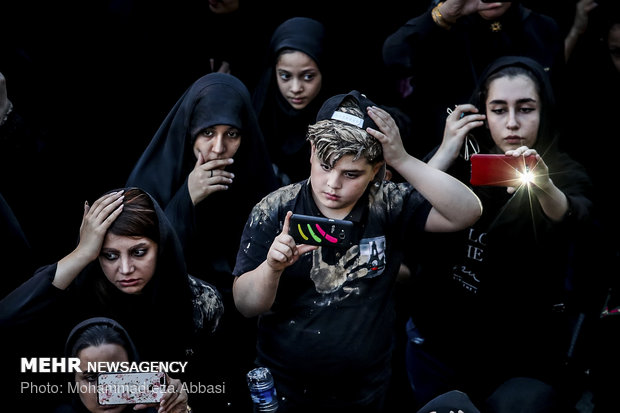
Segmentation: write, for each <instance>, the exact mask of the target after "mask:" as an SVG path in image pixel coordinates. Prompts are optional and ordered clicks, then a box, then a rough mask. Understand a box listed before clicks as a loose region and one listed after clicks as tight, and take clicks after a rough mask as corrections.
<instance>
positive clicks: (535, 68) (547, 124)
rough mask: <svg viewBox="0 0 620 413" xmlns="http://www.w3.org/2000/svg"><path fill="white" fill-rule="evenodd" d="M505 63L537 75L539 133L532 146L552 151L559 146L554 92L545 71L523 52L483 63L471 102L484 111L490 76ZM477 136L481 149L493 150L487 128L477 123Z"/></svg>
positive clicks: (540, 151) (541, 150)
mask: <svg viewBox="0 0 620 413" xmlns="http://www.w3.org/2000/svg"><path fill="white" fill-rule="evenodd" d="M508 67H521V68H524V69H526V70H527V71H529V72H530V73H531V74H533V75H534V77H535V78H536V79H537V83H538V86H539V90H538V94H539V95H540V96H539V98H540V107H541V112H540V125H539V128H538V136H537V138H536V143H535V144H534V148H535V149H536V150H537V151H538V152H539V153H540V154H541V155H547V154H549V155H554V154H556V153H557V150H558V142H557V141H558V136H557V134H558V132H557V131H558V125H557V123H556V122H557V121H556V113H555V107H556V102H555V95H554V93H553V89H552V86H551V82H550V79H549V76H548V75H547V72H546V71H545V69H544V68H543V66H542V65H541V64H540V63H539V62H537V61H536V60H534V59H532V58H529V57H525V56H504V57H500V58H498V59H496V60H494V61H493V62H492V63H491V64H490V65H488V66H487V67H486V69H485V70H484V72H483V73H482V75H481V76H480V78H479V80H478V82H477V85H476V89H475V90H474V93H473V94H472V97H471V99H470V103H472V104H473V105H474V106H476V107H477V108H478V109H479V110H480V113H483V114H484V113H486V105H485V102H486V97H487V92H488V91H487V90H486V89H487V88H488V83H489V78H491V77H492V76H494V75H495V74H496V73H498V72H499V71H501V70H502V69H505V68H508ZM475 135H476V139H478V142H479V143H480V146H481V147H483V148H485V150H483V152H493V151H494V149H493V148H494V146H495V143H494V142H493V138H492V137H491V135H490V133H489V130H488V128H486V127H480V128H477V129H476V130H475Z"/></svg>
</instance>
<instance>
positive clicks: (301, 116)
mask: <svg viewBox="0 0 620 413" xmlns="http://www.w3.org/2000/svg"><path fill="white" fill-rule="evenodd" d="M325 38H326V30H325V27H324V25H323V24H322V23H320V22H319V21H317V20H314V19H311V18H308V17H293V18H290V19H288V20H286V21H285V22H283V23H282V24H281V25H280V26H278V28H277V29H276V30H275V31H274V33H273V35H272V37H271V41H270V43H269V53H268V55H267V57H266V60H265V62H264V64H263V69H262V74H261V76H260V78H259V81H258V84H257V86H256V89H255V90H254V92H253V94H252V104H253V105H254V109H255V111H256V113H257V115H258V117H259V122H260V125H261V129H262V131H263V133H264V135H265V139H266V142H267V147H268V148H269V153H270V156H271V159H272V161H273V162H274V163H275V164H276V165H278V167H279V168H280V169H282V171H283V172H284V173H286V174H287V175H288V176H289V178H290V179H291V181H293V182H295V181H298V180H301V179H305V178H307V177H308V172H309V159H310V152H309V148H310V146H309V143H308V142H307V141H306V132H307V128H308V125H310V124H312V123H314V118H315V116H316V113H317V111H318V109H319V107H320V105H321V102H323V101H324V100H325V99H324V97H325V96H326V92H325V91H326V89H327V87H326V82H327V80H326V76H325V74H326V72H328V71H329V70H326V65H327V64H326V61H325V60H326V59H325V57H326V41H325ZM287 49H290V50H295V51H300V52H303V53H305V54H307V55H308V56H310V58H312V60H314V61H315V63H316V64H317V66H318V68H319V70H320V71H321V73H322V74H323V79H322V86H321V91H320V92H319V95H318V96H316V97H315V98H314V100H313V101H312V102H310V104H308V105H307V106H306V107H305V108H303V109H295V108H293V107H292V106H291V105H290V104H289V103H288V102H287V101H286V100H285V99H284V97H283V96H282V94H281V93H280V90H279V88H278V83H277V79H276V76H277V73H276V71H275V67H276V63H277V61H278V57H279V55H280V53H281V52H282V51H283V50H287ZM304 165H305V167H303V166H304ZM284 183H287V182H284Z"/></svg>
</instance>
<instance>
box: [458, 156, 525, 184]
mask: <svg viewBox="0 0 620 413" xmlns="http://www.w3.org/2000/svg"><path fill="white" fill-rule="evenodd" d="M470 161H471V178H470V180H469V183H471V184H472V185H476V186H505V187H508V186H514V187H519V186H521V185H523V184H524V183H525V182H527V180H526V179H527V174H526V173H527V172H529V171H531V170H532V169H534V167H535V166H536V156H535V155H530V156H526V157H524V156H519V157H514V156H507V155H503V154H482V153H477V154H474V155H472V156H471V158H470Z"/></svg>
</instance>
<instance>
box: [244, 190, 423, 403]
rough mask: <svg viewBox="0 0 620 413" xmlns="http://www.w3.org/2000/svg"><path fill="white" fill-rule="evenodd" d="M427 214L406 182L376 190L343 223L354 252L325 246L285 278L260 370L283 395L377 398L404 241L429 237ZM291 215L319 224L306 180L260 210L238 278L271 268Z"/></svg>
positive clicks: (263, 336)
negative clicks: (269, 260) (349, 227)
mask: <svg viewBox="0 0 620 413" xmlns="http://www.w3.org/2000/svg"><path fill="white" fill-rule="evenodd" d="M430 208H431V206H430V204H429V203H428V202H427V201H426V200H424V199H423V198H422V197H421V196H420V195H419V193H417V192H416V191H415V190H414V188H413V187H412V186H411V185H409V184H407V183H403V184H395V183H392V182H385V183H384V184H383V185H382V186H380V187H373V188H372V190H370V191H368V192H367V193H366V194H365V195H364V196H363V197H362V198H361V199H360V200H359V201H358V203H357V205H356V206H355V207H354V209H353V210H352V212H351V213H350V214H349V216H347V217H346V219H348V220H351V221H353V222H354V224H355V228H356V230H357V240H356V242H355V244H354V245H353V246H352V247H350V248H349V249H340V250H339V249H335V248H331V247H320V248H319V249H317V250H315V251H312V252H309V253H307V254H306V255H305V256H303V257H301V258H300V259H299V260H298V261H297V262H296V263H295V264H294V265H292V266H290V267H289V268H287V269H286V270H285V271H284V273H283V274H282V276H281V278H280V283H279V287H278V292H277V295H276V299H275V302H274V304H273V306H272V308H271V310H270V311H268V312H266V313H264V314H262V315H261V316H260V317H259V325H258V328H259V334H258V343H257V351H258V363H259V364H261V365H265V366H267V367H269V368H270V369H271V370H272V372H273V374H274V377H275V378H276V385H277V386H282V387H283V388H286V389H287V391H288V392H289V393H290V392H294V393H296V396H299V397H301V395H302V394H305V397H310V398H313V399H315V400H316V398H317V397H319V398H320V397H325V398H333V397H336V398H340V399H341V401H342V400H351V401H360V400H361V399H364V398H365V399H366V400H368V399H370V398H372V396H373V394H374V393H376V390H375V389H377V388H378V387H379V386H377V383H379V384H381V383H383V382H384V380H386V379H387V378H388V376H389V361H390V355H391V346H392V339H393V328H394V307H393V286H394V282H395V278H396V275H397V273H398V269H399V265H400V263H401V260H402V244H403V243H402V241H403V239H404V237H405V236H415V234H416V232H418V231H422V230H423V228H424V224H425V222H426V218H427V216H428V213H429V211H430ZM289 210H292V211H293V212H295V213H300V214H306V215H317V216H321V214H320V212H319V210H318V208H317V207H316V205H315V204H314V201H313V199H312V195H311V186H310V183H309V180H308V181H304V182H301V183H297V184H293V185H289V186H286V187H283V188H280V189H279V190H277V191H275V192H273V193H272V194H270V195H269V196H267V197H266V198H265V199H263V200H262V201H261V202H260V203H259V204H257V205H256V206H255V208H254V209H253V211H252V214H251V215H250V218H249V220H248V223H247V224H246V227H245V229H244V232H243V237H242V240H241V248H240V250H239V254H238V256H237V263H236V267H235V269H234V274H235V275H237V276H238V275H241V274H243V273H245V272H248V271H251V270H253V269H255V268H256V267H257V266H258V265H259V264H260V263H261V262H263V261H264V260H265V258H266V256H267V252H268V250H269V247H270V246H271V243H272V242H273V239H274V238H275V237H276V236H277V235H278V234H279V233H280V231H281V229H282V226H283V222H284V218H285V217H286V213H287V211H289ZM347 384H349V386H347ZM346 388H350V389H351V390H346ZM332 392H334V393H335V394H331V393H332ZM317 393H318V394H317ZM289 396H290V394H289Z"/></svg>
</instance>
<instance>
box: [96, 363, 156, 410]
mask: <svg viewBox="0 0 620 413" xmlns="http://www.w3.org/2000/svg"><path fill="white" fill-rule="evenodd" d="M165 390H166V375H165V373H164V372H162V371H155V372H148V373H143V372H127V373H124V372H120V373H119V372H106V373H99V375H98V376H97V400H98V402H99V404H100V405H102V406H107V405H120V404H138V403H145V404H149V403H159V402H160V401H161V399H162V397H164V394H165Z"/></svg>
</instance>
